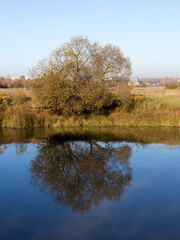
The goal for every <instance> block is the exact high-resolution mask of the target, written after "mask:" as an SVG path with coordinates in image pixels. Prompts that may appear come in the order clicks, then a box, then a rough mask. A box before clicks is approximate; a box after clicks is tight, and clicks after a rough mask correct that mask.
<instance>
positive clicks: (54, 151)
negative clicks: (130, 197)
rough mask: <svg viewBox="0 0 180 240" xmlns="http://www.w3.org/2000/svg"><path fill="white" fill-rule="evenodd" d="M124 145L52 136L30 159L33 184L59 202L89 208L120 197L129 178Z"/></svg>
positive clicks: (74, 207) (74, 208)
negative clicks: (70, 139) (104, 200)
mask: <svg viewBox="0 0 180 240" xmlns="http://www.w3.org/2000/svg"><path fill="white" fill-rule="evenodd" d="M131 154H132V150H131V148H130V147H129V146H128V145H127V144H124V145H122V144H121V145H120V144H119V145H117V144H110V143H104V142H97V141H92V140H90V141H68V140H62V141H61V140H59V139H56V137H55V136H54V137H51V138H50V139H48V140H47V141H45V142H44V143H40V144H39V145H38V153H37V155H36V158H35V159H34V160H32V161H31V165H30V168H29V170H30V172H31V181H32V184H34V185H35V186H38V187H39V188H40V190H41V191H42V192H45V193H47V194H49V195H50V196H51V197H52V199H53V200H54V201H55V202H56V203H57V204H61V205H62V206H69V207H71V208H72V210H73V211H79V212H84V211H88V210H89V209H90V208H91V207H92V206H93V205H98V204H99V203H100V202H101V201H102V200H103V199H104V198H106V199H111V200H115V199H119V198H120V196H121V194H122V193H123V192H124V190H125V187H126V186H127V185H128V184H129V182H130V180H131V174H132V169H131V168H130V167H129V159H130V157H131Z"/></svg>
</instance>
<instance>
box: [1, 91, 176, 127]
mask: <svg viewBox="0 0 180 240" xmlns="http://www.w3.org/2000/svg"><path fill="white" fill-rule="evenodd" d="M172 92H173V94H172ZM132 93H133V94H135V98H134V108H133V109H132V110H131V111H129V112H126V111H125V110H123V109H121V108H116V109H114V110H113V111H111V112H109V113H108V114H106V115H99V114H90V115H80V116H79V115H75V116H71V117H67V116H58V115H56V114H52V113H51V112H50V111H49V110H45V109H43V108H42V106H41V105H40V103H39V102H38V101H37V100H36V99H35V98H34V97H33V96H32V95H31V93H30V92H28V91H27V90H20V91H17V90H15V89H13V91H12V90H11V92H9V93H8V91H4V92H3V93H2V92H1V99H0V100H1V104H0V106H1V109H0V127H1V128H36V127H73V126H80V127H92V126H101V127H102V126H127V127H130V126H149V127H152V126H154V127H158V126H170V127H180V90H179V89H176V90H174V89H172V90H171V89H166V88H163V87H157V88H155V87H153V88H132Z"/></svg>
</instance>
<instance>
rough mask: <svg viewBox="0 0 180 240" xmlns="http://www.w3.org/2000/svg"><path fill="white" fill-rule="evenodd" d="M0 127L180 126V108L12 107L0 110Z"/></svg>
mask: <svg viewBox="0 0 180 240" xmlns="http://www.w3.org/2000/svg"><path fill="white" fill-rule="evenodd" d="M0 126H1V127H2V128H36V127H73V126H76V127H92V126H101V127H103V126H127V127H130V126H149V127H152V126H154V127H158V126H162V127H163V126H170V127H180V111H170V110H164V111H160V110H159V111H153V110H152V111H133V112H131V113H126V112H122V111H119V112H118V111H117V112H113V113H111V114H109V115H92V114H91V115H86V116H85V115H83V116H71V117H64V116H57V115H52V114H51V113H50V112H48V111H45V110H42V111H37V110H31V109H26V108H12V109H8V110H6V111H4V112H3V113H1V116H0Z"/></svg>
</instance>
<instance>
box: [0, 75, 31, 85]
mask: <svg viewBox="0 0 180 240" xmlns="http://www.w3.org/2000/svg"><path fill="white" fill-rule="evenodd" d="M29 86H30V79H25V77H24V76H21V77H19V78H16V79H11V78H4V77H0V88H24V87H26V88H28V87H29Z"/></svg>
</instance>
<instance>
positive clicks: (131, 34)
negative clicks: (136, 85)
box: [0, 0, 180, 77]
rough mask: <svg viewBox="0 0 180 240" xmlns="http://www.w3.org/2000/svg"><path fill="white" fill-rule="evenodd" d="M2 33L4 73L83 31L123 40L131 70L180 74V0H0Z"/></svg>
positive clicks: (22, 69)
mask: <svg viewBox="0 0 180 240" xmlns="http://www.w3.org/2000/svg"><path fill="white" fill-rule="evenodd" d="M0 33H1V34H0V76H5V77H6V76H7V75H10V76H11V77H13V76H21V75H25V76H28V68H31V67H33V66H35V65H36V64H37V63H38V61H39V60H41V59H42V58H44V57H46V56H48V55H49V54H50V53H51V51H52V50H53V49H55V48H56V47H58V46H60V45H61V44H62V43H64V42H65V41H69V39H70V37H71V36H78V35H84V36H88V38H89V39H90V40H91V41H92V42H94V41H98V42H99V43H100V44H102V45H104V44H106V43H112V44H114V45H117V46H119V47H120V49H121V50H122V51H123V52H124V54H125V56H127V57H129V58H130V59H131V62H132V67H133V76H138V77H166V76H167V77H180V0H0Z"/></svg>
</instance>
